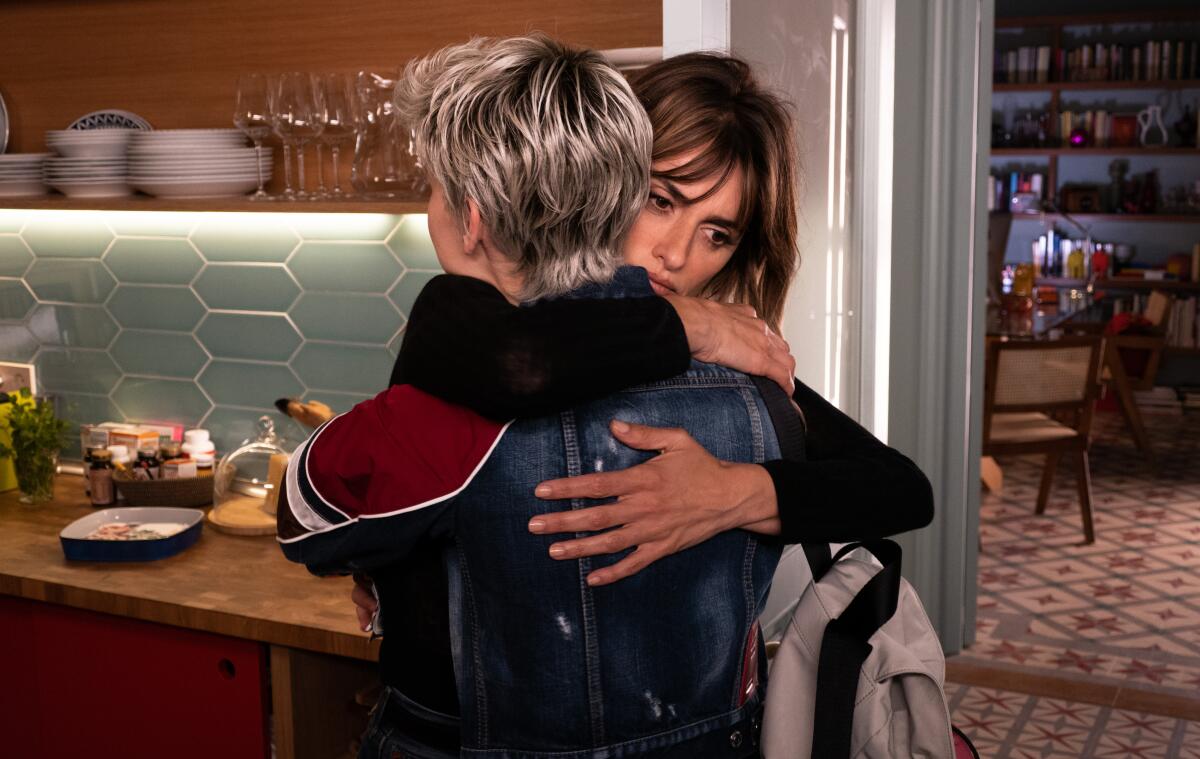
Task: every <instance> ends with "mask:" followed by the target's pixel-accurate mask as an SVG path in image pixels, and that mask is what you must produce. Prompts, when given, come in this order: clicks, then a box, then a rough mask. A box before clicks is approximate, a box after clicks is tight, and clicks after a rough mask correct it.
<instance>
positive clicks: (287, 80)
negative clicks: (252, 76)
mask: <svg viewBox="0 0 1200 759" xmlns="http://www.w3.org/2000/svg"><path fill="white" fill-rule="evenodd" d="M272 91H273V92H274V93H275V97H274V99H273V101H274V102H273V103H272V108H271V127H272V128H273V129H274V130H275V134H277V135H279V139H280V140H282V141H283V160H284V164H285V183H286V185H287V186H286V188H285V189H284V193H283V196H284V197H285V198H286V199H288V200H299V199H305V198H307V197H308V193H307V192H305V190H304V146H305V144H306V143H308V142H311V141H312V140H313V139H315V138H316V137H317V135H319V134H320V133H321V124H320V122H319V121H318V120H317V116H318V111H319V105H320V104H319V93H318V92H317V91H316V88H315V87H314V86H313V76H312V74H304V73H300V72H296V71H293V72H290V73H287V74H283V75H281V76H280V77H279V80H278V82H276V86H275V87H274V89H273V90H272ZM293 147H294V148H295V149H296V168H297V170H298V171H299V184H300V189H299V191H296V190H293V189H292V172H291V158H290V153H291V148H293Z"/></svg>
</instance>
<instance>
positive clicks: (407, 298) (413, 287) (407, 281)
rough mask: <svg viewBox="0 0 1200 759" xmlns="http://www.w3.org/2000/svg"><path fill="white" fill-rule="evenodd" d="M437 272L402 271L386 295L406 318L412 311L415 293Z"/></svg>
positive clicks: (417, 293) (415, 297) (419, 291)
mask: <svg viewBox="0 0 1200 759" xmlns="http://www.w3.org/2000/svg"><path fill="white" fill-rule="evenodd" d="M436 276H437V274H433V273H430V272H421V271H408V272H405V273H404V276H403V277H401V279H400V281H399V282H397V283H396V286H395V287H393V288H392V291H391V292H390V293H388V297H389V298H391V299H392V303H395V304H396V308H398V309H400V313H402V314H404V317H405V318H406V319H407V318H408V315H409V313H410V312H411V311H412V305H413V301H415V300H416V299H417V295H419V294H420V293H421V290H422V289H424V287H425V285H427V284H429V280H431V279H433V278H434V277H436Z"/></svg>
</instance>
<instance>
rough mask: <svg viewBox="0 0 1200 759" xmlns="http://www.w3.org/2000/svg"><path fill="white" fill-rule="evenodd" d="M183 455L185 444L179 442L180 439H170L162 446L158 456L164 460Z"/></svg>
mask: <svg viewBox="0 0 1200 759" xmlns="http://www.w3.org/2000/svg"><path fill="white" fill-rule="evenodd" d="M182 455H183V446H181V445H180V444H179V441H178V440H168V441H167V442H165V443H163V444H162V447H161V448H159V450H158V456H159V458H160V459H162V460H163V461H170V460H171V459H177V458H179V457H180V456H182Z"/></svg>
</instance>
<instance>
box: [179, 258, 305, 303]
mask: <svg viewBox="0 0 1200 759" xmlns="http://www.w3.org/2000/svg"><path fill="white" fill-rule="evenodd" d="M192 288H193V289H195V291H196V293H197V294H198V295H199V296H200V299H201V300H203V301H204V303H205V304H206V305H207V306H208V307H209V308H218V309H226V310H230V311H287V310H288V306H290V305H292V301H294V300H296V296H297V295H299V294H300V288H299V287H297V286H296V283H295V282H294V281H293V280H292V278H291V276H290V275H289V274H288V273H287V269H285V268H283V267H282V266H231V265H227V264H209V265H208V266H207V267H205V269H204V271H203V272H202V273H201V274H200V276H199V277H198V278H197V279H196V282H195V283H194V284H193V285H192Z"/></svg>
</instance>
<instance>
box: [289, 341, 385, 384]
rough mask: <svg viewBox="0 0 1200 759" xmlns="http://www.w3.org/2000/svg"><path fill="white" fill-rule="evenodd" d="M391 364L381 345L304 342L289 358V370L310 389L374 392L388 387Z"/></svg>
mask: <svg viewBox="0 0 1200 759" xmlns="http://www.w3.org/2000/svg"><path fill="white" fill-rule="evenodd" d="M394 363H395V360H394V359H393V358H392V354H391V353H389V352H388V350H387V348H384V347H382V346H381V347H378V348H368V347H359V346H355V345H338V344H336V343H305V344H304V347H303V348H301V349H300V352H299V353H297V354H296V357H295V358H294V359H292V369H293V370H295V372H296V374H297V375H298V376H299V377H300V380H301V381H302V382H303V383H304V385H305V386H306V387H308V388H311V389H316V390H334V391H337V392H342V393H370V394H372V395H373V394H375V393H378V392H379V391H380V390H383V389H384V388H386V387H387V384H388V379H389V378H390V377H391V375H392V364H394Z"/></svg>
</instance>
